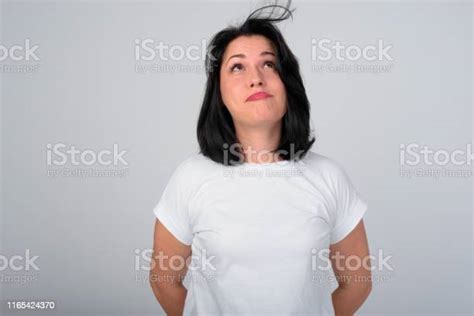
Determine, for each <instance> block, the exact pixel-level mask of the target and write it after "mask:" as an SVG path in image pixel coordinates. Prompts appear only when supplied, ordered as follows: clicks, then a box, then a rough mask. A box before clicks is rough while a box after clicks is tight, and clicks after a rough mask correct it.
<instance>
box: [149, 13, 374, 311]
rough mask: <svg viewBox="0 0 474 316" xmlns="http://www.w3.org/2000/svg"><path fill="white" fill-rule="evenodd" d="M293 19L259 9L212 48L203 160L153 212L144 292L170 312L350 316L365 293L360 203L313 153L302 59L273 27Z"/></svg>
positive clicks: (190, 166)
mask: <svg viewBox="0 0 474 316" xmlns="http://www.w3.org/2000/svg"><path fill="white" fill-rule="evenodd" d="M269 8H270V9H272V12H271V14H270V15H268V16H266V17H262V13H264V12H265V10H268V9H269ZM274 9H282V10H283V13H281V14H280V15H278V16H276V17H272V16H273V15H274ZM288 17H291V10H289V9H287V8H286V7H280V6H276V5H275V6H270V7H264V8H262V9H259V10H257V11H254V12H253V13H252V14H250V16H249V17H248V18H247V19H246V21H245V22H244V23H242V24H241V25H239V26H236V27H228V28H226V29H224V30H222V31H220V32H219V33H217V34H216V35H215V36H214V37H213V39H212V41H211V43H210V45H209V47H210V49H209V54H208V58H207V60H206V65H207V67H208V69H207V76H208V78H207V87H206V93H205V96H204V101H203V105H202V109H201V113H200V116H199V120H198V126H197V136H198V141H199V146H200V152H199V153H195V154H192V155H190V156H189V157H188V158H187V159H185V160H184V161H182V162H181V163H180V164H179V166H178V167H177V168H176V170H175V171H174V173H173V175H172V177H171V179H170V180H169V182H168V184H167V186H166V188H165V190H164V192H163V194H162V197H161V199H160V201H159V203H158V204H157V205H156V207H155V209H154V214H155V215H156V217H157V219H156V224H155V234H154V246H153V249H154V252H153V256H152V267H151V272H150V281H151V282H150V283H151V286H152V289H153V292H154V294H155V296H156V298H157V300H158V301H159V303H160V304H161V306H162V308H163V309H164V311H165V312H166V314H168V315H182V314H185V315H194V314H197V315H334V314H336V315H352V314H353V313H354V312H355V311H356V310H357V309H358V308H359V307H360V306H361V305H362V303H363V302H364V300H365V299H366V298H367V296H368V294H369V292H370V290H371V282H370V278H371V274H370V266H368V263H369V262H368V261H367V260H362V259H363V258H367V257H368V255H369V249H368V242H367V238H366V233H365V229H364V224H363V220H362V217H363V215H364V213H365V211H366V209H367V204H366V203H365V202H364V201H363V200H362V199H361V198H360V197H359V195H358V193H357V191H356V190H355V188H354V187H353V185H352V183H351V181H350V180H349V178H348V176H347V174H346V173H345V172H344V170H343V169H342V168H341V167H340V165H339V164H338V163H336V162H335V161H333V160H331V159H329V158H327V157H325V156H322V155H320V154H316V153H314V152H311V151H309V149H310V147H311V146H312V144H313V142H314V138H311V136H310V123H309V121H310V117H309V115H310V106H309V102H308V99H307V97H306V92H305V89H304V86H303V82H302V79H301V76H300V73H299V67H298V62H297V60H296V58H295V56H294V55H293V54H292V52H291V50H290V49H289V48H288V46H287V44H286V43H285V41H284V39H283V37H282V35H281V33H280V32H279V30H278V29H277V28H276V27H275V26H274V25H273V23H275V22H279V21H282V20H285V19H287V18H288ZM325 250H326V252H325ZM329 251H330V254H331V259H330V262H331V264H330V265H327V264H324V263H325V261H324V260H322V259H324V258H326V263H329V260H328V259H327V258H328V256H326V257H325V256H324V255H323V254H324V253H326V254H327V253H328V252H329ZM348 256H352V264H351V266H350V267H349V268H348V265H347V264H345V262H346V261H345V258H347V257H348ZM353 256H357V258H360V259H361V260H362V262H365V265H360V266H359V267H357V268H354V265H353V259H354V258H353ZM328 266H329V267H330V269H332V270H331V272H334V275H335V276H336V280H337V282H336V281H334V280H333V281H334V282H336V285H335V284H334V283H331V282H330V276H331V274H330V273H329V271H328V269H327V267H328ZM361 280H365V281H361ZM331 285H335V286H336V287H337V289H336V290H335V291H333V288H332V287H331Z"/></svg>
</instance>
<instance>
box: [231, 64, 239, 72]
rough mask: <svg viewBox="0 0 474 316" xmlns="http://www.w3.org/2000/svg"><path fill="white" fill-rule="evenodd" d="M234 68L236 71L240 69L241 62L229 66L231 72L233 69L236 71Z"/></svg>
mask: <svg viewBox="0 0 474 316" xmlns="http://www.w3.org/2000/svg"><path fill="white" fill-rule="evenodd" d="M236 70H238V71H240V70H242V64H235V65H233V66H232V67H230V71H232V72H233V71H236Z"/></svg>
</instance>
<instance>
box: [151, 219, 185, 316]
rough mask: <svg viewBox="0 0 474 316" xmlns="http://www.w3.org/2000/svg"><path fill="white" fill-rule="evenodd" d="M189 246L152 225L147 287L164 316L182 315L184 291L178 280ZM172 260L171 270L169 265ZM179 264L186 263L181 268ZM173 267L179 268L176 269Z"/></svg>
mask: <svg viewBox="0 0 474 316" xmlns="http://www.w3.org/2000/svg"><path fill="white" fill-rule="evenodd" d="M190 255H191V246H188V245H185V244H183V243H181V242H180V241H178V240H177V239H176V238H175V237H174V236H173V235H172V234H171V233H170V232H169V231H168V230H167V229H166V228H165V226H164V225H163V224H161V223H160V221H159V220H158V219H157V220H156V222H155V233H154V242H153V255H152V260H151V263H150V264H151V270H150V285H151V288H152V289H153V293H154V294H155V296H156V299H157V300H158V302H159V303H160V305H161V307H162V308H163V310H164V311H165V313H166V315H170V316H174V315H183V309H184V301H185V298H186V293H187V290H186V288H185V287H184V286H183V284H182V280H183V278H184V276H185V274H186V271H187V262H188V257H189V256H190ZM170 259H171V260H172V263H173V267H175V268H171V267H170V265H169V262H170ZM181 262H185V263H186V264H184V265H182V264H181ZM176 266H183V268H182V269H180V270H179V269H176Z"/></svg>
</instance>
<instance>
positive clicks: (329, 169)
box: [302, 151, 345, 177]
mask: <svg viewBox="0 0 474 316" xmlns="http://www.w3.org/2000/svg"><path fill="white" fill-rule="evenodd" d="M302 161H303V163H304V165H305V166H306V167H307V168H309V169H310V170H311V171H312V172H314V173H317V174H319V175H322V176H324V177H334V176H336V177H337V176H340V175H341V174H344V173H345V171H344V167H343V166H342V165H341V163H340V162H339V161H338V160H336V159H335V158H332V157H330V156H327V155H323V154H321V153H316V152H314V151H308V152H307V153H306V155H305V156H304V158H303V159H302Z"/></svg>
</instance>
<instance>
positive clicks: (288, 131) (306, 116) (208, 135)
mask: <svg viewBox="0 0 474 316" xmlns="http://www.w3.org/2000/svg"><path fill="white" fill-rule="evenodd" d="M290 3H291V1H289V2H288V3H287V5H286V6H280V5H276V4H274V5H269V6H265V7H262V8H260V9H257V10H255V11H253V12H252V13H251V14H250V15H249V16H248V17H247V19H246V20H245V21H244V22H243V23H242V24H240V25H238V26H229V27H227V28H225V29H223V30H221V31H220V32H218V33H217V34H215V35H214V37H213V38H212V40H211V41H210V43H209V45H208V48H207V55H206V60H205V65H206V75H207V83H206V90H205V94H204V99H203V103H202V107H201V111H200V114H199V118H198V123H197V138H198V143H199V147H200V152H201V153H202V154H203V155H204V156H207V157H209V158H210V159H212V160H213V161H215V162H218V163H221V164H224V165H230V164H229V161H240V162H242V157H243V155H242V150H241V148H240V147H239V146H238V147H237V151H235V150H234V151H232V150H231V151H230V152H229V149H228V148H229V147H230V146H232V145H233V144H238V143H237V139H236V133H235V127H234V123H233V120H232V116H231V114H230V113H229V111H228V110H227V108H226V106H225V105H224V102H223V100H222V96H221V91H220V69H221V64H222V58H223V55H224V52H225V50H226V47H227V45H228V44H229V43H230V42H231V41H232V40H234V39H236V38H237V37H239V36H251V35H262V36H264V37H266V38H267V39H268V40H270V42H271V43H272V45H273V47H274V49H275V50H276V59H277V63H276V70H277V72H278V74H279V76H280V79H281V80H282V82H283V85H284V87H285V90H286V95H287V111H286V113H285V115H284V117H283V118H282V127H281V128H282V130H281V137H280V142H279V145H278V148H277V149H276V150H275V152H278V153H279V154H280V157H281V158H282V159H283V160H298V159H301V158H303V157H304V156H305V155H306V152H307V151H308V150H309V149H310V148H311V146H312V145H313V143H314V141H315V138H314V137H312V135H311V134H312V133H311V127H310V104H309V101H308V98H307V96H306V91H305V88H304V86H303V80H302V78H301V75H300V71H299V64H298V61H297V59H296V57H295V55H293V53H292V52H291V50H290V48H289V47H288V45H287V44H286V42H285V40H284V38H283V36H282V34H281V33H280V31H279V30H278V29H277V28H276V27H275V26H274V25H273V24H274V23H277V22H280V21H283V20H286V19H288V18H289V17H291V18H293V16H292V10H290V8H289V7H290ZM268 9H271V11H270V13H269V14H266V15H265V16H262V15H263V13H264V12H266V10H268ZM275 10H276V11H281V12H280V13H279V14H277V15H275V14H274V13H275ZM238 145H240V144H238ZM235 164H239V163H234V162H233V163H232V165H235Z"/></svg>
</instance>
